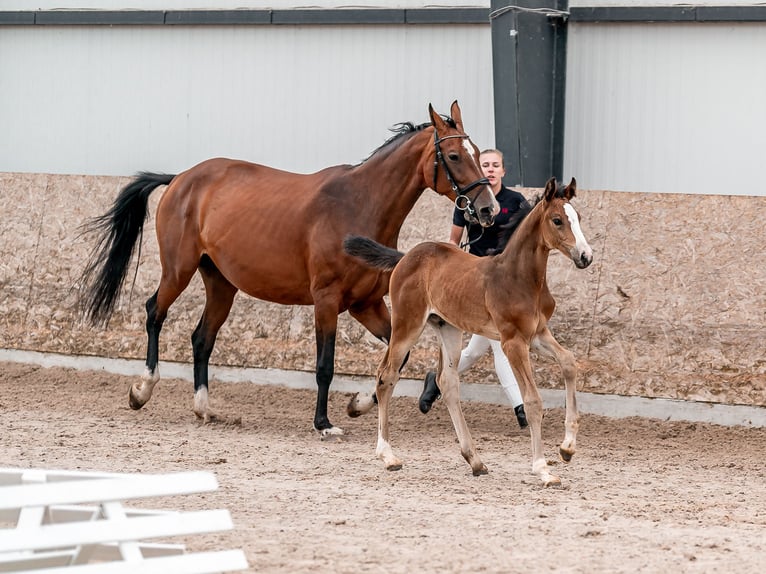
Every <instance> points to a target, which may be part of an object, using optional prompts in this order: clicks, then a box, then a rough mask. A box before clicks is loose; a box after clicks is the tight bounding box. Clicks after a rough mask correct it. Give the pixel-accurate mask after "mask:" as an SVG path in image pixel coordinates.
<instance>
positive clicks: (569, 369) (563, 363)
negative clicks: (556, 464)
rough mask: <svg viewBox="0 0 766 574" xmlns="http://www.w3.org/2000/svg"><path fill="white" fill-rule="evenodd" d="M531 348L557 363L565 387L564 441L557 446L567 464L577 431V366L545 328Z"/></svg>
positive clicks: (573, 359)
mask: <svg viewBox="0 0 766 574" xmlns="http://www.w3.org/2000/svg"><path fill="white" fill-rule="evenodd" d="M532 348H533V349H534V350H535V351H537V352H539V353H540V354H542V355H547V356H549V357H552V358H554V359H556V361H558V363H559V366H560V367H561V374H562V376H563V377H564V386H565V387H566V419H565V422H564V441H563V442H562V443H561V446H559V454H560V455H561V459H562V460H563V461H564V462H569V461H570V460H572V457H573V456H574V453H575V447H576V446H577V429H578V427H579V423H578V414H577V398H576V396H575V392H576V386H577V364H576V363H575V358H574V355H573V354H572V352H571V351H569V350H567V349H565V348H564V347H562V346H561V345H560V344H559V342H558V341H557V340H556V339H555V338H554V337H553V334H552V333H551V332H550V330H549V329H548V328H547V327H546V328H545V330H544V331H541V332H540V333H539V334H538V335H537V336H536V337H535V338H534V339H533V340H532Z"/></svg>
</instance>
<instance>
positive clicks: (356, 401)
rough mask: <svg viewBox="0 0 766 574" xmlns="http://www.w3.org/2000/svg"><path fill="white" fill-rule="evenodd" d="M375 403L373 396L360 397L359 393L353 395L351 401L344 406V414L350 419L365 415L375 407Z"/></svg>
mask: <svg viewBox="0 0 766 574" xmlns="http://www.w3.org/2000/svg"><path fill="white" fill-rule="evenodd" d="M375 401H376V397H375V395H372V396H370V395H361V396H360V395H359V393H355V394H354V396H353V397H351V400H350V401H348V405H346V414H347V415H348V416H350V417H351V418H356V417H358V416H361V415H364V414H367V413H368V412H370V410H372V407H374V406H375Z"/></svg>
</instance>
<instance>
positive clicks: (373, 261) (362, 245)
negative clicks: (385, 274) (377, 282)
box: [343, 235, 404, 271]
mask: <svg viewBox="0 0 766 574" xmlns="http://www.w3.org/2000/svg"><path fill="white" fill-rule="evenodd" d="M343 249H344V250H345V251H346V253H348V254H349V255H351V256H353V257H357V258H358V259H361V260H362V261H364V262H365V263H367V265H369V266H370V267H374V268H376V269H382V270H383V271H391V270H393V268H394V267H396V264H397V263H399V261H401V259H402V257H404V253H402V252H401V251H397V250H396V249H391V248H390V247H386V246H385V245H381V244H380V243H378V242H377V241H373V240H372V239H370V238H369V237H361V236H359V235H349V236H348V237H346V239H345V240H344V241H343Z"/></svg>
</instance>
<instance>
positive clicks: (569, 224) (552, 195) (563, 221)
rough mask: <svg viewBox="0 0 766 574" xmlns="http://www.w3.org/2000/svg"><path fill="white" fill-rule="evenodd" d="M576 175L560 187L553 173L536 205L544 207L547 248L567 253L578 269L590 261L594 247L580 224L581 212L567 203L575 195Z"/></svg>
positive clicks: (542, 223) (543, 224)
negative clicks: (589, 243) (591, 246)
mask: <svg viewBox="0 0 766 574" xmlns="http://www.w3.org/2000/svg"><path fill="white" fill-rule="evenodd" d="M576 188H577V182H576V181H575V178H572V181H570V182H569V185H567V186H563V185H562V186H561V187H559V186H558V185H557V184H556V178H555V177H552V178H550V179H549V180H548V182H547V183H546V184H545V190H544V191H543V195H542V198H541V200H540V204H542V205H539V204H538V208H539V209H542V210H543V214H542V219H541V233H542V236H543V241H544V243H545V246H546V247H547V248H548V249H558V250H559V251H561V252H562V253H563V254H564V255H566V256H567V257H569V258H570V259H571V260H572V261H573V262H574V264H575V265H576V266H577V267H578V268H579V269H585V268H586V267H587V266H588V265H590V264H591V262H592V261H593V250H592V249H591V248H590V245H588V241H587V240H586V239H585V235H584V234H583V232H582V228H581V227H580V215H579V213H577V210H576V209H575V208H574V206H573V205H572V204H571V203H570V200H571V199H572V198H573V197H574V196H575V189H576Z"/></svg>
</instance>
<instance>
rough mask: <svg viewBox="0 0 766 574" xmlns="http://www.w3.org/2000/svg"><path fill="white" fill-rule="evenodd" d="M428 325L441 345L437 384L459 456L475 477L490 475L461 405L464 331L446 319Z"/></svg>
mask: <svg viewBox="0 0 766 574" xmlns="http://www.w3.org/2000/svg"><path fill="white" fill-rule="evenodd" d="M429 322H430V324H431V325H432V326H433V327H434V330H435V331H436V335H437V337H438V339H439V342H440V343H441V348H440V358H439V364H440V366H441V370H440V372H439V377H438V385H439V389H440V390H441V393H442V401H443V402H444V404H446V405H447V409H448V410H449V414H450V418H451V419H452V426H454V427H455V433H456V434H457V439H458V442H459V443H460V454H462V455H463V458H465V460H466V461H467V462H468V464H469V465H471V470H472V471H473V475H474V476H479V475H482V474H487V472H488V470H487V467H486V466H485V465H484V463H483V462H482V460H481V458H480V457H479V453H478V452H477V450H476V445H475V444H474V442H473V437H471V431H470V430H469V429H468V423H466V421H465V416H463V409H462V408H461V406H460V377H459V375H458V374H457V366H458V363H459V362H460V347H461V345H462V342H463V332H462V331H460V330H459V329H457V328H456V327H453V326H452V325H450V324H449V323H446V322H445V321H444V320H443V319H438V320H433V321H429Z"/></svg>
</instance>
